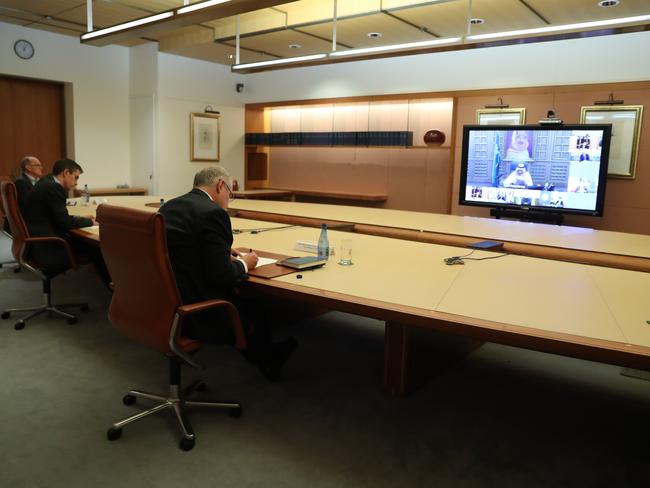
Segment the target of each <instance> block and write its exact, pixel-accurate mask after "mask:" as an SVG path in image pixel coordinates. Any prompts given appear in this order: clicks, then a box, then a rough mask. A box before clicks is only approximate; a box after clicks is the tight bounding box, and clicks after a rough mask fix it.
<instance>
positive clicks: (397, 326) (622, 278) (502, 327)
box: [75, 197, 650, 394]
mask: <svg viewBox="0 0 650 488" xmlns="http://www.w3.org/2000/svg"><path fill="white" fill-rule="evenodd" d="M149 200H151V197H150V198H149ZM154 200H155V199H154ZM109 203H115V204H118V202H109ZM122 204H124V205H127V206H132V207H138V208H143V209H146V210H149V211H155V208H151V207H144V206H143V204H144V201H140V200H133V199H130V200H129V201H128V202H126V201H125V202H123V203H122ZM77 210H80V209H77ZM75 213H76V212H75ZM79 213H83V212H79ZM265 226H267V227H277V224H275V223H270V222H265V221H250V220H243V219H238V218H234V219H233V227H242V228H244V227H248V228H250V227H265ZM77 233H78V234H86V238H89V239H94V240H97V238H98V236H97V234H98V231H97V229H88V230H79V231H77ZM318 233H319V230H318V229H315V228H309V227H295V228H289V229H278V230H272V231H268V232H263V233H258V234H251V233H243V234H238V235H236V236H235V244H234V245H235V246H237V247H248V248H252V249H256V250H262V251H269V252H274V253H279V254H291V255H296V254H298V253H296V252H295V251H292V250H291V248H292V245H293V243H294V242H295V241H296V240H306V241H315V240H317V238H318ZM344 237H345V238H352V240H353V248H354V252H353V260H354V265H353V266H349V267H344V266H339V265H337V264H336V262H335V261H334V260H331V261H330V262H329V263H328V264H327V265H326V266H325V267H324V268H321V269H317V270H314V271H305V272H301V273H300V274H301V275H302V278H301V279H298V278H297V274H296V273H294V274H290V275H286V276H282V277H278V278H274V279H264V278H255V277H252V278H251V279H250V280H249V282H248V283H247V284H246V287H247V288H248V289H250V290H252V291H253V292H255V293H260V294H264V295H268V296H271V297H281V298H286V299H290V300H298V301H302V302H307V303H311V304H315V305H318V306H321V307H326V308H328V309H332V310H341V311H345V312H351V313H355V314H358V315H362V316H368V317H373V318H377V319H381V320H383V321H385V322H386V358H385V359H386V362H385V364H386V371H385V387H386V389H387V391H389V392H391V393H393V394H404V393H406V392H408V391H409V390H412V389H413V388H415V387H417V385H418V384H419V383H420V382H421V381H422V380H423V378H418V374H420V373H422V372H427V373H428V372H431V371H432V365H431V362H432V360H438V359H440V358H443V359H445V360H452V359H456V358H457V357H459V356H462V354H465V353H467V352H469V351H471V350H472V349H473V348H475V347H477V346H478V345H480V343H481V341H491V342H497V343H502V344H509V345H514V346H518V347H525V348H528V349H534V350H540V351H546V352H552V353H557V354H562V355H568V356H573V357H578V358H583V359H590V360H595V361H601V362H606V363H611V364H620V365H623V366H629V367H634V368H638V369H646V370H650V325H649V324H648V321H649V320H650V301H648V300H647V291H648V290H650V273H644V272H638V271H629V270H623V269H615V268H605V267H598V266H589V265H584V264H576V263H567V262H562V261H551V260H543V259H538V258H532V257H526V256H517V255H508V256H505V257H501V258H498V259H491V260H485V261H466V264H465V265H457V266H448V265H446V264H445V263H444V260H443V259H444V258H445V257H449V256H453V255H459V254H463V253H464V252H465V250H464V249H459V248H457V247H452V246H445V245H434V244H429V243H423V242H415V241H408V240H399V239H391V238H385V237H379V236H373V235H365V234H350V233H344V232H337V231H330V243H331V244H332V246H333V247H335V248H338V247H339V245H340V241H341V239H342V238H344ZM475 254H476V255H477V256H484V257H487V256H494V255H495V254H494V253H488V252H484V251H477V252H476V253H475ZM422 331H427V334H425V335H423V334H422ZM432 339H433V340H432ZM425 343H426V344H427V347H422V346H423V344H425ZM431 343H435V347H433V348H432V347H431ZM450 351H452V352H454V353H455V354H449V353H450ZM444 356H448V357H444ZM422 360H424V363H423V364H422V363H420V364H417V363H418V361H422ZM433 362H437V361H433Z"/></svg>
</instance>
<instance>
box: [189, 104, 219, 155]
mask: <svg viewBox="0 0 650 488" xmlns="http://www.w3.org/2000/svg"><path fill="white" fill-rule="evenodd" d="M190 160H191V161H215V162H216V161H219V115H218V114H208V113H192V114H190Z"/></svg>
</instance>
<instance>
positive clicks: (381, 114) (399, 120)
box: [368, 100, 409, 131]
mask: <svg viewBox="0 0 650 488" xmlns="http://www.w3.org/2000/svg"><path fill="white" fill-rule="evenodd" d="M408 113H409V104H408V101H406V100H398V101H394V102H370V107H369V116H368V130H369V131H393V130H395V131H399V130H408Z"/></svg>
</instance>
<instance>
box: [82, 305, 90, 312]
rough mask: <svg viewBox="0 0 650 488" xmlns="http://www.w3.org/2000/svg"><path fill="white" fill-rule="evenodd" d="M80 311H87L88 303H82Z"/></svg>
mask: <svg viewBox="0 0 650 488" xmlns="http://www.w3.org/2000/svg"><path fill="white" fill-rule="evenodd" d="M81 311H82V312H87V311H88V305H86V304H84V305H82V306H81Z"/></svg>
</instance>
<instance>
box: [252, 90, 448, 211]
mask: <svg viewBox="0 0 650 488" xmlns="http://www.w3.org/2000/svg"><path fill="white" fill-rule="evenodd" d="M452 110H453V100H452V99H451V98H444V99H417V100H395V101H390V100H387V101H375V102H372V101H371V102H357V103H334V104H320V105H319V104H315V105H309V106H299V105H292V106H285V107H273V108H268V109H267V110H266V119H267V121H268V122H267V123H266V124H264V125H265V126H266V127H267V130H269V131H271V132H330V131H334V132H338V131H405V130H410V131H413V136H414V137H413V145H414V147H411V148H384V147H306V146H303V147H271V148H265V149H264V150H265V151H267V152H268V164H269V173H268V181H267V182H265V185H264V186H268V187H271V188H292V189H302V190H314V191H322V192H332V193H337V192H339V193H352V194H360V195H363V194H384V195H386V196H387V200H386V201H385V202H384V205H385V206H386V207H388V208H396V209H405V210H419V211H428V212H437V213H447V212H448V211H449V207H448V205H449V184H448V180H449V177H450V174H451V167H450V158H451V137H450V132H451V127H452V122H451V121H452ZM255 126H257V127H261V126H262V124H261V123H260V121H259V120H258V121H257V122H256V123H255ZM250 127H252V125H251V126H248V125H247V130H252V129H251V128H250ZM430 129H438V130H441V131H443V132H445V133H446V134H447V140H446V141H445V142H444V144H442V145H440V146H435V147H427V146H426V145H425V143H424V140H423V136H424V133H425V132H426V131H428V130H430ZM256 150H257V151H260V150H261V149H256ZM256 157H257V156H255V157H253V156H252V155H251V154H250V153H248V158H247V159H248V160H249V162H251V163H252V162H253V160H254V159H255V158H256ZM250 183H251V181H250V180H247V188H248V187H249V184H250ZM260 186H261V185H260Z"/></svg>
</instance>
